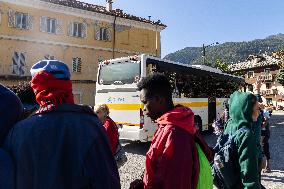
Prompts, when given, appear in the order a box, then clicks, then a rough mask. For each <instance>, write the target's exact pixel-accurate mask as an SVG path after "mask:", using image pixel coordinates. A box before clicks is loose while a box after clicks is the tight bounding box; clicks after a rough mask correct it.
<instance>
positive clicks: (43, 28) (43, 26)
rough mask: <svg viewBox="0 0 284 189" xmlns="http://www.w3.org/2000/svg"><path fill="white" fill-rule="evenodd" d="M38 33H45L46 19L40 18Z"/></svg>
mask: <svg viewBox="0 0 284 189" xmlns="http://www.w3.org/2000/svg"><path fill="white" fill-rule="evenodd" d="M40 31H41V32H47V26H46V17H43V16H42V17H40Z"/></svg>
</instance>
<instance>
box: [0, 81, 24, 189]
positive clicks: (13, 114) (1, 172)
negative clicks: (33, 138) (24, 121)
mask: <svg viewBox="0 0 284 189" xmlns="http://www.w3.org/2000/svg"><path fill="white" fill-rule="evenodd" d="M22 112H23V106H22V104H21V101H20V99H19V98H18V97H17V96H16V95H15V94H14V93H13V92H12V91H10V90H9V89H7V88H6V87H4V86H3V85H1V84H0V115H1V116H0V146H1V148H0V188H5V189H13V188H14V185H15V180H14V176H15V175H14V174H15V167H14V164H13V161H12V158H11V156H10V155H9V154H8V153H7V152H6V151H4V150H3V149H2V145H3V142H4V140H5V137H6V135H7V134H8V132H9V130H10V129H11V128H12V127H13V126H14V124H15V123H16V122H18V121H19V120H20V118H21V115H22Z"/></svg>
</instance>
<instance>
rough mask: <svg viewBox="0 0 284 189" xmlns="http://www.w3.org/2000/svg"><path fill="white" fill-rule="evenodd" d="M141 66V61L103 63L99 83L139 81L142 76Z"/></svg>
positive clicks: (130, 82)
mask: <svg viewBox="0 0 284 189" xmlns="http://www.w3.org/2000/svg"><path fill="white" fill-rule="evenodd" d="M140 66H141V65H140V61H123V62H114V63H112V64H102V65H101V66H100V70H99V83H100V84H101V85H111V84H116V83H120V84H133V83H137V82H138V81H139V78H140Z"/></svg>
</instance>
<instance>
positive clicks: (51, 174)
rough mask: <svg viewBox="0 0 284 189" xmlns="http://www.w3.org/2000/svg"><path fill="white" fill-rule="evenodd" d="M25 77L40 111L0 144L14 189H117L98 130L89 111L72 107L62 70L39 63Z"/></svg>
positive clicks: (66, 74) (57, 64) (49, 62)
mask: <svg viewBox="0 0 284 189" xmlns="http://www.w3.org/2000/svg"><path fill="white" fill-rule="evenodd" d="M31 75H32V80H31V86H32V88H33V91H34V93H35V95H36V100H37V102H38V104H39V105H40V108H39V110H38V111H37V112H36V113H35V114H34V115H33V116H31V117H29V118H27V119H25V120H23V121H20V122H18V123H17V124H16V125H15V126H14V127H13V129H12V130H11V131H10V133H9V135H8V137H7V139H6V141H5V145H4V148H5V149H6V150H7V151H8V152H9V153H10V154H11V156H12V158H13V160H14V162H15V165H16V176H15V178H16V189H39V188H40V189H79V188H90V189H91V188H104V189H119V188H120V183H119V175H118V170H117V166H116V163H115V161H114V158H113V156H112V153H111V150H110V148H109V144H108V139H107V136H106V133H105V131H104V128H103V126H102V124H101V123H100V121H99V119H98V118H97V116H96V115H95V113H94V112H93V110H92V109H91V108H90V107H88V106H81V105H75V104H74V98H73V94H72V82H71V80H70V72H69V69H68V67H67V65H66V64H64V63H63V62H60V61H57V60H44V61H40V62H38V63H36V64H35V65H33V66H32V68H31Z"/></svg>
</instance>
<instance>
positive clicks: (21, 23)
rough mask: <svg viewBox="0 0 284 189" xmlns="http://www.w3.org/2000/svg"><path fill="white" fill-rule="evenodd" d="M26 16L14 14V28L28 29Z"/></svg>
mask: <svg viewBox="0 0 284 189" xmlns="http://www.w3.org/2000/svg"><path fill="white" fill-rule="evenodd" d="M28 19H29V18H28V14H27V13H20V12H16V28H20V29H28Z"/></svg>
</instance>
